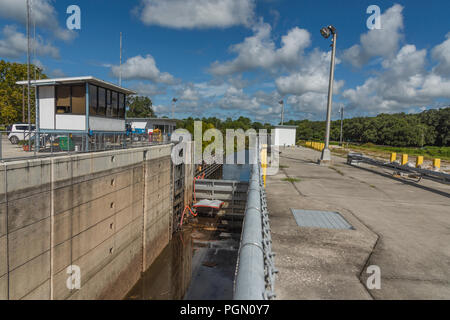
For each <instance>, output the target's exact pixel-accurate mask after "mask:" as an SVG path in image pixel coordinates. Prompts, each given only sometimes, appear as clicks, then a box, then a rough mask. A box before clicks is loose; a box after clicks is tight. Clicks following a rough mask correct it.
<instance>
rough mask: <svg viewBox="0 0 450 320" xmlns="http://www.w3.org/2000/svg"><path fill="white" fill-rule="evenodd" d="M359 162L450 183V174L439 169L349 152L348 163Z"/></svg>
mask: <svg viewBox="0 0 450 320" xmlns="http://www.w3.org/2000/svg"><path fill="white" fill-rule="evenodd" d="M359 162H363V163H367V164H371V165H374V166H378V167H384V168H390V169H396V170H398V171H402V172H408V173H414V174H419V175H420V177H421V178H425V179H430V180H433V181H436V182H440V183H445V184H450V174H447V173H444V172H439V171H433V170H427V169H422V168H414V167H410V166H408V165H407V164H405V165H401V164H398V163H396V162H394V161H393V162H383V161H380V160H375V159H372V158H369V157H366V156H364V155H363V154H361V153H349V154H348V155H347V163H348V164H351V165H354V164H358V163H359Z"/></svg>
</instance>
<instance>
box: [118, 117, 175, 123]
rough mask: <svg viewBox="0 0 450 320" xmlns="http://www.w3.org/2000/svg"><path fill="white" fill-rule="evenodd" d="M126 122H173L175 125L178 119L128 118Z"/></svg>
mask: <svg viewBox="0 0 450 320" xmlns="http://www.w3.org/2000/svg"><path fill="white" fill-rule="evenodd" d="M126 120H127V121H134V122H149V121H151V122H173V123H174V124H175V123H176V122H177V119H168V118H127V119H126Z"/></svg>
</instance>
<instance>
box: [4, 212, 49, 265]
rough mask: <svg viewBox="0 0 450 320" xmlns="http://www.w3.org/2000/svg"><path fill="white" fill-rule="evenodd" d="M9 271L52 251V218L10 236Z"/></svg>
mask: <svg viewBox="0 0 450 320" xmlns="http://www.w3.org/2000/svg"><path fill="white" fill-rule="evenodd" d="M8 242H9V270H10V271H11V270H14V269H16V268H17V267H19V266H21V265H23V264H25V263H27V262H29V261H30V260H32V259H34V258H36V257H37V256H39V255H41V254H43V253H44V252H48V251H49V249H50V218H47V219H45V220H42V221H39V222H37V223H34V224H32V225H29V226H27V227H25V228H22V229H19V230H17V231H14V232H12V233H10V234H9V241H8Z"/></svg>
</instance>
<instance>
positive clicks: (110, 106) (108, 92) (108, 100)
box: [106, 90, 112, 118]
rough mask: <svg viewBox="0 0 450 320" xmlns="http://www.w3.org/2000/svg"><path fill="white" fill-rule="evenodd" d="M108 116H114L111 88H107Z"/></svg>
mask: <svg viewBox="0 0 450 320" xmlns="http://www.w3.org/2000/svg"><path fill="white" fill-rule="evenodd" d="M106 116H107V117H108V118H110V117H111V116H112V105H111V90H106Z"/></svg>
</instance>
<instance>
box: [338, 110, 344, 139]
mask: <svg viewBox="0 0 450 320" xmlns="http://www.w3.org/2000/svg"><path fill="white" fill-rule="evenodd" d="M339 113H340V114H341V136H340V138H339V145H340V146H342V143H343V141H342V140H343V133H344V131H343V130H344V107H341V110H340V111H339Z"/></svg>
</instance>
